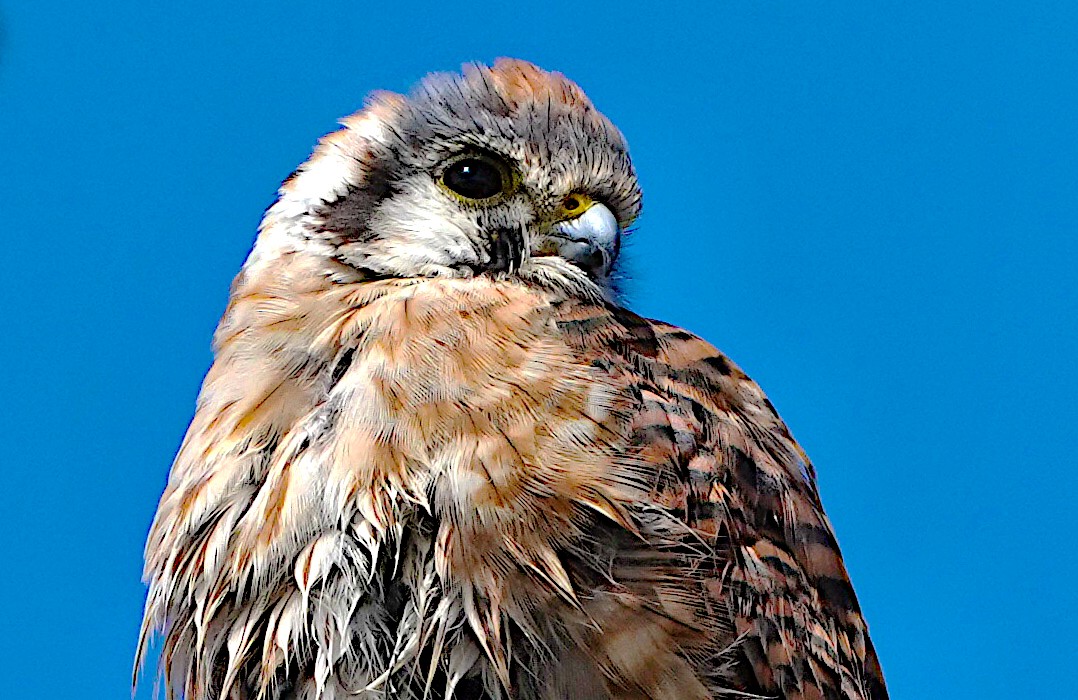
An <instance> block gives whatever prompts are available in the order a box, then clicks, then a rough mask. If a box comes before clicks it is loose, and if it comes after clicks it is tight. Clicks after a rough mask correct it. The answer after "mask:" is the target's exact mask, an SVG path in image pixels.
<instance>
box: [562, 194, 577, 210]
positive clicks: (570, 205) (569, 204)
mask: <svg viewBox="0 0 1078 700" xmlns="http://www.w3.org/2000/svg"><path fill="white" fill-rule="evenodd" d="M579 206H580V201H579V200H578V199H577V198H576V197H570V198H569V199H567V200H565V208H566V209H567V210H569V211H575V210H576V208H577V207H579Z"/></svg>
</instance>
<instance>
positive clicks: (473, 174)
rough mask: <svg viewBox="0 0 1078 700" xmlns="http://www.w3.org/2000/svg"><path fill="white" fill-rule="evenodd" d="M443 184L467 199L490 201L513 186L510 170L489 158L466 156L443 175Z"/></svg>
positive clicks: (452, 164) (454, 163) (454, 162)
mask: <svg viewBox="0 0 1078 700" xmlns="http://www.w3.org/2000/svg"><path fill="white" fill-rule="evenodd" d="M442 184H443V185H445V186H446V187H447V188H448V189H449V190H450V191H452V192H454V193H456V194H457V195H459V196H461V197H463V198H465V199H490V198H491V197H497V196H498V195H499V194H502V193H504V192H506V191H507V190H508V189H509V187H510V184H511V180H510V177H509V173H508V168H507V167H506V166H505V165H503V164H502V163H499V162H497V161H495V160H494V159H493V158H490V157H488V156H479V155H474V156H465V157H464V158H461V159H460V160H456V161H453V163H451V164H450V165H449V167H447V168H446V169H445V172H443V173H442Z"/></svg>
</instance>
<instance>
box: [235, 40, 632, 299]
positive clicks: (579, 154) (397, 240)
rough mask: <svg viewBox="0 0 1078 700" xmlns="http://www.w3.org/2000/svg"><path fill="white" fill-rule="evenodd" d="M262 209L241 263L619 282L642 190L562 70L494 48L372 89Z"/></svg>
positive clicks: (609, 128)
mask: <svg viewBox="0 0 1078 700" xmlns="http://www.w3.org/2000/svg"><path fill="white" fill-rule="evenodd" d="M342 124H343V126H344V128H343V129H342V130H340V131H337V132H335V133H332V134H330V135H328V136H326V137H324V138H323V139H322V141H321V142H320V144H319V146H318V147H317V149H316V150H315V152H314V154H313V155H312V156H311V158H310V159H309V160H308V161H307V162H306V163H304V164H303V165H302V166H300V167H299V169H297V170H296V172H295V173H293V175H292V176H291V177H289V178H288V179H287V180H286V181H285V182H284V184H283V185H282V186H281V189H280V196H279V199H278V201H277V202H276V203H275V204H274V205H273V206H272V207H271V208H270V209H269V210H268V211H267V214H266V218H265V220H264V221H263V224H262V227H261V232H260V235H259V241H258V243H257V244H256V246H255V250H254V251H253V252H252V256H251V258H250V260H249V261H248V265H249V266H251V265H258V264H259V263H260V262H261V261H264V260H268V259H271V258H273V257H275V256H276V255H279V254H281V253H283V252H285V251H290V252H304V253H313V254H315V255H320V256H324V257H325V258H327V259H332V260H333V261H334V262H335V263H342V264H343V265H344V266H345V267H346V268H347V269H348V270H350V271H354V272H355V274H356V275H358V276H359V278H360V279H379V278H414V277H471V276H477V275H492V276H517V277H520V278H523V279H525V280H529V281H532V282H536V283H539V284H542V285H545V286H557V287H560V288H562V289H563V290H566V291H569V292H570V293H571V292H573V291H576V292H582V293H586V292H593V293H599V294H601V295H603V296H611V295H612V294H613V289H614V287H613V284H614V279H615V274H614V273H615V270H616V265H617V260H618V254H619V252H620V248H621V238H622V234H623V232H624V231H625V229H626V227H627V226H628V225H629V224H630V223H631V222H632V221H633V220H634V219H635V218H636V217H637V215H638V214H639V212H640V202H641V194H640V188H639V184H638V182H637V179H636V174H635V173H634V171H633V167H632V163H631V161H630V159H629V153H628V149H627V146H626V144H625V140H624V138H623V137H622V135H621V133H620V132H619V131H618V130H617V129H616V128H615V127H614V125H613V124H612V123H611V122H610V121H609V120H608V119H607V118H606V117H604V116H603V115H602V114H600V113H599V112H598V111H597V110H596V109H595V107H594V106H593V105H592V104H591V102H590V100H588V98H587V97H586V96H585V95H584V93H583V91H581V89H580V88H579V87H577V86H576V85H575V84H574V83H572V82H571V81H569V80H568V79H567V78H565V76H563V75H561V74H559V73H548V72H545V71H543V70H541V69H539V68H537V67H535V66H534V65H532V64H530V63H526V62H523V61H517V60H510V59H500V60H498V61H496V62H495V64H494V66H493V67H487V66H481V65H467V66H465V68H464V70H463V73H462V74H434V75H430V76H428V77H427V78H425V79H424V80H423V81H422V82H421V83H420V84H419V85H418V86H417V87H416V88H415V89H414V90H413V91H412V93H411V94H409V95H407V96H403V95H397V94H392V93H375V94H374V95H372V96H371V97H370V98H369V100H368V103H367V106H366V108H365V109H363V110H361V111H360V112H357V113H356V114H354V115H352V116H351V117H348V118H346V119H344V120H343V121H342Z"/></svg>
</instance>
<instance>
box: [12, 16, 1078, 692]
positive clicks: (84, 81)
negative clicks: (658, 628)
mask: <svg viewBox="0 0 1078 700" xmlns="http://www.w3.org/2000/svg"><path fill="white" fill-rule="evenodd" d="M391 4H395V3H389V2H385V3H377V4H376V3H362V2H334V3H324V4H322V6H321V7H320V8H318V9H301V8H300V7H299V5H300V4H299V3H287V5H289V6H290V7H289V6H286V3H266V2H229V3H224V2H174V3H147V2H144V1H143V0H130V1H128V2H120V1H112V2H100V3H94V2H78V3H76V2H71V3H61V2H55V1H50V0H15V1H12V0H8V1H7V2H4V3H3V4H2V5H0V23H2V25H0V26H2V38H0V238H2V243H3V247H2V251H3V252H2V253H0V291H2V302H3V318H2V321H0V362H2V371H0V392H2V401H0V411H2V412H3V414H2V415H0V498H2V499H3V501H2V507H0V561H2V562H3V565H4V566H3V570H2V573H0V601H3V603H2V605H3V609H2V618H0V619H2V622H0V626H2V628H3V629H4V632H3V633H2V634H0V677H2V678H3V679H4V681H3V684H4V690H3V691H2V692H0V694H2V695H3V697H4V698H11V699H16V698H19V699H21V698H27V699H29V698H61V697H78V698H84V699H97V698H101V699H105V698H109V699H112V698H123V697H126V696H127V695H128V693H129V690H128V672H129V668H130V663H131V658H132V654H133V652H134V644H135V639H136V630H137V626H138V621H139V617H140V613H141V610H140V608H141V604H142V596H143V588H142V585H141V583H140V581H139V577H140V567H141V547H142V542H143V538H144V536H145V532H146V529H147V526H148V524H149V522H150V519H151V516H152V513H153V510H154V508H155V506H156V500H157V497H158V495H159V493H160V491H161V489H162V487H163V485H164V481H165V476H166V473H167V470H168V466H169V463H170V461H171V457H172V455H173V452H174V450H175V448H176V446H177V445H178V443H179V440H180V438H181V436H182V434H183V432H184V428H185V426H186V423H187V420H188V418H189V416H190V413H191V411H192V405H193V400H194V397H195V394H196V392H197V389H198V385H199V381H200V379H201V377H202V374H203V372H204V371H205V369H206V367H207V365H208V363H209V361H210V354H209V341H210V335H211V332H212V331H213V328H214V325H215V323H216V320H217V318H218V316H219V314H220V312H221V310H222V308H223V306H224V303H225V299H226V294H227V290H228V284H229V281H230V279H231V277H232V275H233V274H234V273H235V272H236V271H237V269H238V267H239V265H240V263H241V261H242V260H243V258H244V255H245V253H246V251H247V249H248V247H249V246H250V244H251V241H252V238H253V235H254V231H255V227H256V225H257V223H258V219H259V216H260V214H261V211H262V209H263V208H264V207H265V206H266V205H267V204H269V203H270V201H271V199H272V197H273V195H274V190H275V187H276V185H277V183H278V182H279V181H280V180H281V179H282V178H283V177H284V176H285V175H287V174H288V173H289V172H290V171H291V170H292V168H293V167H294V166H295V165H296V164H298V163H299V162H300V161H302V160H303V159H304V158H305V157H306V155H307V153H308V152H309V149H310V148H311V146H312V145H313V143H314V142H315V140H316V138H317V137H318V136H319V135H321V134H322V133H324V132H326V131H328V130H330V129H332V128H333V127H334V122H335V119H336V118H338V117H340V116H342V115H344V114H347V113H349V112H351V111H353V110H355V109H358V108H359V107H360V106H361V105H362V102H363V97H364V95H365V93H367V92H368V91H369V90H371V89H375V88H388V89H395V90H403V89H406V88H407V87H408V86H409V85H410V84H411V83H412V82H413V81H414V80H416V79H418V78H419V77H420V76H421V75H423V74H424V73H426V72H428V71H431V70H452V69H455V68H457V67H458V66H459V65H460V63H462V62H463V61H466V60H474V59H479V60H491V59H493V58H494V57H496V56H499V55H515V56H519V57H523V58H528V59H531V60H533V61H535V62H537V63H539V64H540V65H542V66H544V67H547V68H551V69H558V70H561V71H563V72H565V73H567V74H568V75H569V76H571V77H572V78H574V79H575V80H577V81H578V82H579V83H580V84H581V85H582V86H583V87H584V88H585V89H586V90H587V91H588V92H589V94H590V95H591V96H592V98H593V99H594V100H595V102H596V103H597V104H598V105H599V107H600V108H601V109H602V110H603V111H605V112H606V113H607V114H608V115H609V116H610V117H611V118H612V119H613V120H614V121H615V122H616V123H617V124H618V125H619V126H620V127H621V129H622V130H623V131H624V132H625V134H626V136H627V137H628V139H629V142H630V145H631V147H632V153H633V156H634V158H635V161H636V164H637V167H638V169H639V171H640V174H641V178H642V181H643V184H644V188H645V193H646V195H645V199H646V204H645V215H644V218H643V219H642V221H641V226H640V229H639V231H638V233H637V234H636V237H635V240H634V242H633V245H632V248H631V255H632V256H633V259H634V261H635V262H634V270H635V272H634V277H635V282H634V283H633V285H632V299H633V305H634V307H635V308H636V309H637V310H639V311H641V312H643V313H645V314H648V315H651V316H657V317H662V318H664V319H666V320H669V321H673V322H676V323H679V324H682V325H685V326H687V327H689V328H691V329H693V330H695V331H696V332H698V333H701V334H703V335H704V336H705V337H707V338H709V339H710V340H712V341H713V342H715V343H716V344H717V345H719V346H720V347H722V348H724V349H725V350H726V351H727V352H729V353H730V354H731V355H732V356H733V357H734V359H735V360H736V361H737V362H739V363H740V364H741V365H742V366H743V367H745V369H746V370H747V371H748V372H749V373H750V374H751V375H753V376H754V377H755V378H757V379H758V380H759V381H760V382H761V383H762V384H763V386H764V388H765V389H766V390H767V391H768V392H769V393H770V395H771V397H772V399H774V401H775V403H776V404H777V406H778V407H779V410H780V411H781V412H782V413H783V415H784V417H785V418H786V419H787V421H788V422H789V423H790V424H791V426H792V427H793V429H794V431H795V433H796V434H797V436H798V437H799V438H800V440H801V441H802V442H803V443H804V444H805V446H806V448H807V449H808V451H809V453H810V454H811V455H812V456H813V458H814V460H815V462H816V464H817V467H818V469H819V472H820V482H821V489H822V491H823V496H824V501H825V503H826V505H827V508H828V511H829V513H830V515H831V518H832V520H833V521H834V524H835V527H836V529H837V531H838V534H839V539H840V540H841V543H842V545H843V548H844V551H845V554H846V558H847V561H848V563H849V567H850V570H851V572H852V575H853V578H854V582H855V584H856V588H857V591H858V593H859V594H860V597H861V601H862V603H863V605H864V608H865V609H866V613H867V616H868V619H869V621H870V623H871V626H872V632H873V636H874V638H875V641H876V644H877V647H878V649H879V651H880V656H881V658H882V661H883V665H884V668H885V670H886V672H887V677H888V680H889V682H890V686H891V689H892V691H893V694H894V696H895V697H896V698H1011V697H1023V698H1048V697H1052V698H1057V697H1064V696H1068V695H1070V694H1072V693H1074V692H1075V689H1074V685H1075V681H1074V670H1075V668H1076V667H1078V650H1076V641H1075V637H1074V635H1073V630H1074V625H1075V623H1076V622H1078V620H1076V615H1075V610H1074V606H1075V574H1076V570H1078V568H1076V559H1075V543H1074V534H1075V525H1076V517H1075V506H1074V498H1075V492H1076V486H1078V480H1076V460H1075V449H1074V437H1073V436H1074V431H1075V419H1076V418H1078V414H1076V410H1075V395H1076V393H1078V373H1076V372H1075V369H1074V361H1075V357H1076V355H1078V328H1076V326H1078V324H1076V318H1078V315H1076V312H1078V293H1076V287H1078V284H1076V282H1075V279H1076V276H1078V275H1076V263H1078V244H1076V238H1078V127H1076V124H1078V114H1076V113H1078V5H1076V4H1075V3H1073V2H1037V3H1033V2H1019V1H1015V2H1011V3H994V2H984V1H980V2H951V3H936V2H886V3H861V2H848V3H778V2H758V1H753V2H742V3H730V2H727V3H716V4H715V5H714V7H712V8H711V9H708V10H690V9H688V8H685V7H665V8H661V7H659V6H658V4H639V5H634V4H633V3H629V2H626V3H609V4H606V5H595V6H589V5H587V4H584V3H579V2H576V3H549V4H544V5H542V6H540V5H539V4H535V5H533V6H531V7H522V8H521V9H516V8H514V7H513V6H512V5H511V3H506V2H498V3H491V4H486V5H484V4H478V3H463V2H441V3H437V4H432V5H421V4H417V3H414V2H404V3H401V4H400V9H392V10H391V9H387V8H388V7H389V5H391ZM943 4H946V5H947V7H946V8H944V7H942V6H941V5H943ZM149 5H157V7H156V8H155V7H150V6H149ZM166 6H169V7H168V9H165V7H166ZM226 6H227V7H226ZM365 6H366V7H368V8H372V9H364V7H365ZM151 686H152V684H145V685H144V686H143V688H142V690H141V692H140V693H139V696H140V697H141V698H147V697H149V695H150V693H149V691H150V689H151Z"/></svg>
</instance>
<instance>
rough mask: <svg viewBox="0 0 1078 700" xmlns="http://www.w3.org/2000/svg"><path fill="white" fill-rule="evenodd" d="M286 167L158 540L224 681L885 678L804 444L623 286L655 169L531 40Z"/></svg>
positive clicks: (316, 686)
mask: <svg viewBox="0 0 1078 700" xmlns="http://www.w3.org/2000/svg"><path fill="white" fill-rule="evenodd" d="M344 126H345V128H344V129H342V130H341V131H339V132H336V133H335V134H332V135H330V136H328V137H326V138H325V139H324V140H323V141H322V143H321V144H320V146H319V147H318V149H317V150H316V152H315V154H314V155H313V156H312V158H311V159H310V160H309V161H308V162H307V163H305V164H304V165H303V166H301V168H300V169H299V170H298V171H297V172H296V173H295V174H294V175H293V176H292V177H291V178H289V180H287V181H286V182H285V183H284V185H282V187H281V191H280V197H279V199H278V201H277V203H276V204H274V206H273V207H271V208H270V210H269V211H268V212H267V214H266V217H265V220H264V222H263V225H262V227H261V230H260V234H259V238H258V241H257V243H256V245H255V248H254V250H253V251H252V253H251V255H250V257H249V258H248V260H247V262H246V264H245V265H244V268H243V270H242V271H241V273H240V275H239V276H238V277H237V279H236V281H235V283H234V285H233V289H232V296H231V300H230V303H229V307H228V309H227V311H226V313H225V315H224V318H223V319H222V321H221V324H220V326H219V328H218V331H217V335H216V338H215V361H214V364H213V367H212V368H211V369H210V371H209V373H208V375H207V377H206V380H205V383H204V385H203V388H202V392H201V394H200V396H199V400H198V407H197V411H196V414H195V417H194V419H193V420H192V423H191V426H190V428H189V430H188V433H187V436H186V438H185V440H184V443H183V445H182V447H181V449H180V452H179V454H178V456H177V458H176V462H175V464H174V465H173V469H172V472H171V475H170V478H169V484H168V487H167V489H166V491H165V494H164V495H163V497H162V499H161V504H160V506H159V509H158V513H157V517H156V519H155V521H154V524H153V527H152V529H151V532H150V536H149V541H148V544H147V554H146V556H147V567H146V577H147V581H148V583H149V587H150V588H149V595H148V598H147V604H146V616H145V621H144V625H143V645H142V648H143V649H145V648H146V642H147V640H148V638H149V637H150V635H151V634H152V633H153V632H154V631H155V630H159V631H161V632H162V633H163V644H162V651H161V662H160V668H161V672H162V674H163V677H164V678H165V681H166V684H167V687H168V688H170V689H172V690H173V691H175V692H176V693H178V694H182V695H183V696H184V697H186V698H189V700H200V699H202V698H237V699H238V698H258V697H265V698H304V699H311V700H313V699H315V698H324V699H327V700H328V699H336V698H346V697H360V698H405V699H407V698H424V697H429V698H446V697H457V698H473V699H478V698H520V699H522V700H523V699H529V698H536V699H539V698H543V699H552V698H569V697H572V698H594V699H596V700H600V699H609V700H614V699H623V698H625V699H628V698H654V699H656V700H658V699H663V700H674V699H693V698H696V699H701V700H702V699H704V698H725V697H746V696H745V693H749V694H756V695H761V696H771V697H774V696H776V695H779V696H782V697H788V698H831V697H834V698H839V697H843V698H844V697H852V698H883V697H886V690H885V689H884V684H883V678H882V675H881V673H880V668H879V664H878V662H877V660H876V657H875V654H874V652H873V650H872V645H871V642H870V641H869V638H868V633H867V628H866V625H865V623H864V620H863V619H862V616H861V614H860V611H859V609H858V605H857V601H856V598H855V597H854V594H853V590H852V587H851V586H850V583H849V579H848V576H847V574H846V571H845V568H844V567H843V564H842V560H841V556H840V554H839V551H838V547H837V544H836V542H835V538H834V535H833V533H832V530H831V527H830V524H829V523H828V521H827V518H826V516H825V515H824V513H823V510H822V507H821V505H820V500H819V495H818V493H817V490H816V486H815V478H814V472H813V468H812V467H811V465H810V464H809V462H808V460H807V458H806V457H805V456H804V454H803V453H802V451H801V449H800V448H799V447H798V445H797V444H796V442H794V440H793V438H792V437H791V436H790V434H789V431H788V430H787V429H786V427H785V425H784V424H783V423H782V421H781V420H780V419H779V418H778V416H777V414H776V413H775V411H774V409H773V407H772V406H771V404H770V402H768V401H767V399H766V398H765V397H764V395H763V393H762V392H761V391H760V389H759V388H758V387H757V385H756V384H755V383H753V382H752V381H751V380H750V379H749V378H748V377H747V376H745V374H744V373H742V372H741V371H740V370H739V369H738V368H737V367H736V366H734V365H733V364H732V363H731V362H730V361H729V360H727V359H726V358H725V357H724V356H723V355H721V354H720V353H719V352H718V351H716V350H715V349H714V348H713V347H711V346H710V345H708V344H707V343H705V342H704V341H702V340H700V339H698V338H696V337H694V336H692V335H691V334H689V333H687V332H685V331H683V330H680V329H677V328H674V327H671V326H668V325H665V324H662V323H658V322H654V321H648V320H645V319H642V318H640V317H638V316H636V315H634V314H633V313H631V312H630V311H628V310H626V309H624V308H622V307H621V306H620V305H619V303H618V295H617V280H618V267H617V265H618V255H619V252H620V239H621V236H622V235H623V231H624V230H625V228H626V227H627V226H628V225H629V224H630V223H631V222H632V221H633V220H634V219H635V218H636V216H637V214H638V213H639V208H640V191H639V187H638V185H637V182H636V177H635V174H634V172H633V170H632V165H631V163H630V160H629V157H628V152H627V149H626V147H625V144H624V141H623V139H622V137H621V135H620V134H619V133H618V132H617V130H616V129H615V128H614V127H613V126H612V125H611V124H610V123H609V121H607V120H606V119H605V118H604V117H603V116H602V115H601V114H599V113H598V112H597V111H596V110H595V109H594V107H593V106H592V105H591V103H590V102H589V101H588V100H587V98H586V97H585V96H584V95H583V93H581V91H580V90H579V88H577V87H576V86H575V85H574V84H572V83H571V82H569V81H568V80H566V79H565V78H564V77H563V76H560V75H558V74H552V73H546V72H543V71H541V70H539V69H537V68H535V67H534V66H532V65H530V64H527V63H523V62H519V61H499V62H498V63H496V64H495V65H494V66H493V67H492V68H488V67H482V66H469V67H467V68H466V69H465V72H464V74H463V75H451V76H432V77H430V78H428V79H427V80H425V81H424V82H423V83H422V84H421V85H420V86H419V87H418V88H417V89H416V91H415V92H414V93H412V94H411V95H409V96H407V97H402V96H398V95H388V94H379V95H376V96H374V97H373V98H372V100H371V102H370V103H369V105H368V107H367V108H366V109H365V110H363V111H362V112H360V113H358V114H357V115H354V116H353V117H350V118H349V119H347V120H345V122H344Z"/></svg>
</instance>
